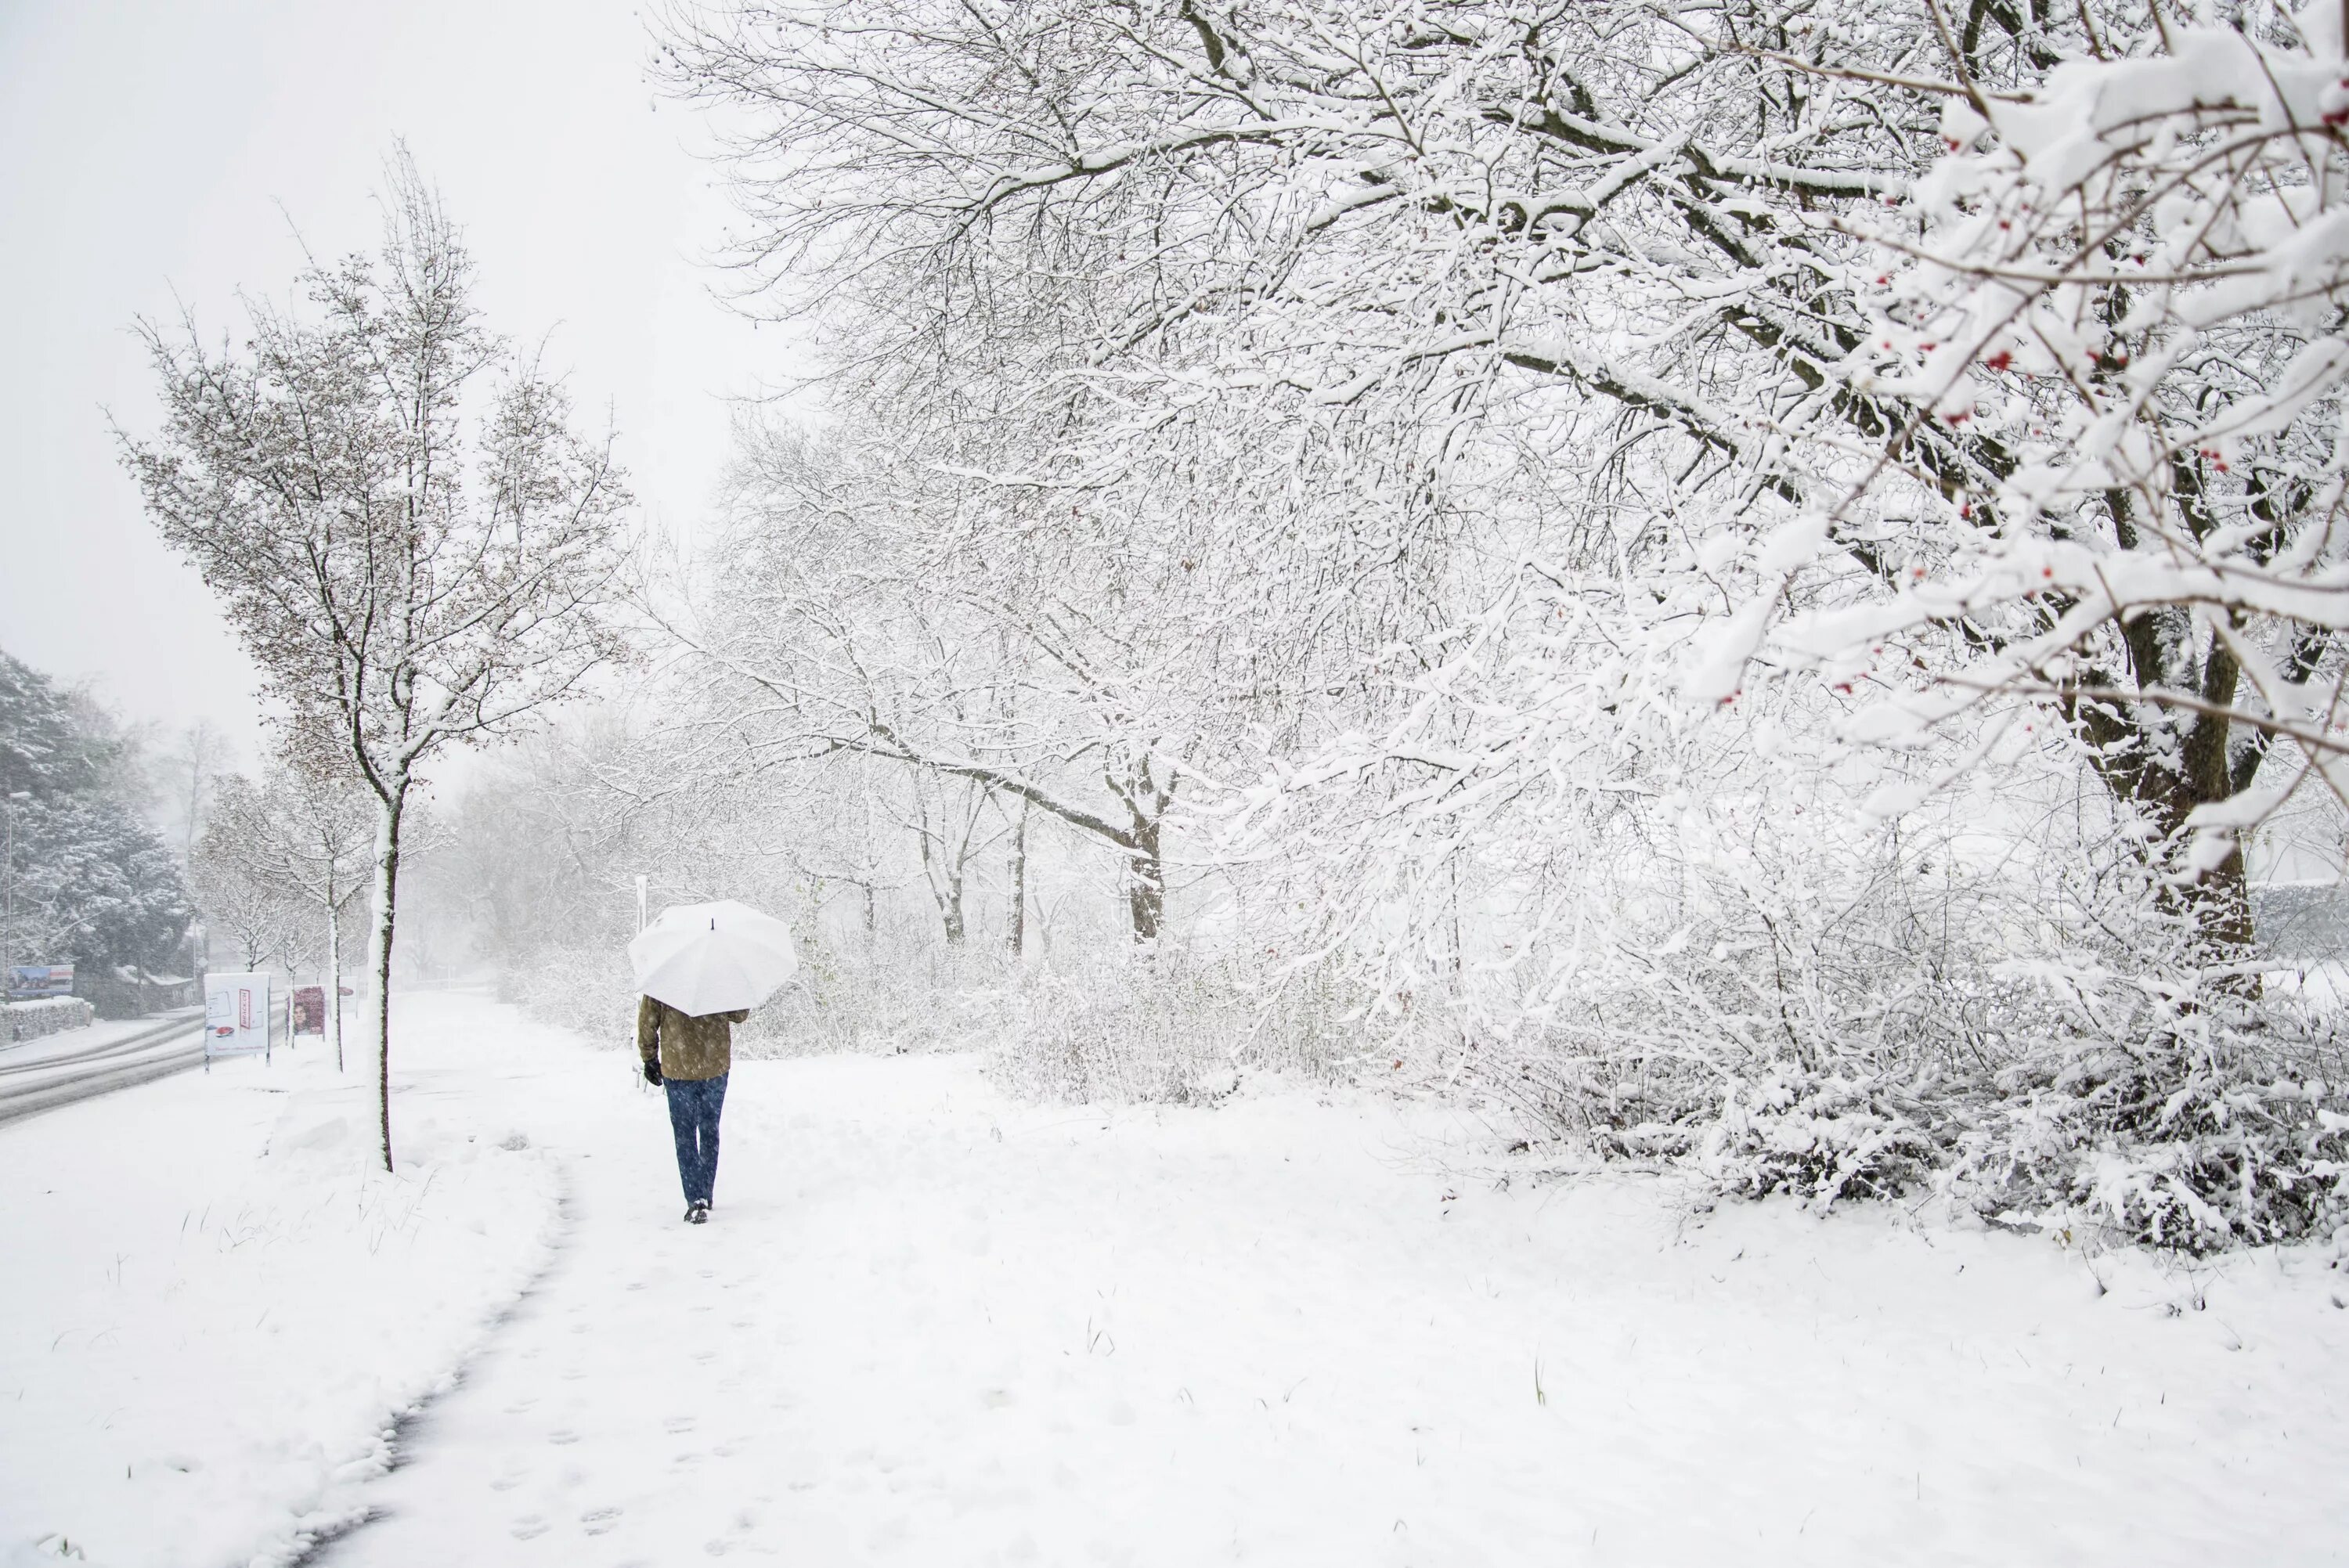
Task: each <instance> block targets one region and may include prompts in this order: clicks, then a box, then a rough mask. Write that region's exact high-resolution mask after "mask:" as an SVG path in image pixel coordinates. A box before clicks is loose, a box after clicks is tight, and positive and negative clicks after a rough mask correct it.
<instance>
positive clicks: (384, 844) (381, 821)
mask: <svg viewBox="0 0 2349 1568" xmlns="http://www.w3.org/2000/svg"><path fill="white" fill-rule="evenodd" d="M407 800H408V786H407V783H406V781H405V780H402V781H401V782H399V783H398V784H396V785H394V786H393V792H392V795H391V798H390V799H388V800H386V801H384V802H383V805H382V809H381V811H380V813H379V814H378V818H377V821H376V841H375V904H374V909H375V934H374V938H373V943H372V951H371V952H370V953H369V954H368V963H367V967H368V969H369V970H371V971H372V972H373V973H374V975H375V1003H374V1006H375V1047H376V1108H377V1112H378V1118H377V1119H378V1128H379V1130H380V1131H381V1134H382V1139H383V1168H384V1169H385V1170H386V1171H389V1170H390V1169H391V1168H392V1163H391V937H392V929H393V925H394V923H395V916H396V914H397V913H398V895H399V818H400V813H401V811H402V810H403V809H404V808H405V807H406V805H407Z"/></svg>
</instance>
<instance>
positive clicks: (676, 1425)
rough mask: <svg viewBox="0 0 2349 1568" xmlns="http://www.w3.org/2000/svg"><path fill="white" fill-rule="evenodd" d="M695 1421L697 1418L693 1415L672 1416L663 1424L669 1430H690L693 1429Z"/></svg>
mask: <svg viewBox="0 0 2349 1568" xmlns="http://www.w3.org/2000/svg"><path fill="white" fill-rule="evenodd" d="M694 1421H695V1418H694V1417H691V1416H671V1417H670V1418H668V1419H667V1420H666V1421H663V1422H662V1423H661V1426H662V1428H663V1429H666V1430H667V1431H672V1432H689V1431H691V1430H693V1428H694Z"/></svg>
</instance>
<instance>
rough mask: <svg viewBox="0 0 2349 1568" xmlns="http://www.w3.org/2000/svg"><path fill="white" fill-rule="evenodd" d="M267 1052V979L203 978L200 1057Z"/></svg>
mask: <svg viewBox="0 0 2349 1568" xmlns="http://www.w3.org/2000/svg"><path fill="white" fill-rule="evenodd" d="M268 1049H269V976H268V975H205V976H204V1055H205V1056H207V1057H233V1056H238V1055H242V1054H243V1053H244V1052H247V1051H263V1052H266V1051H267V1050H268Z"/></svg>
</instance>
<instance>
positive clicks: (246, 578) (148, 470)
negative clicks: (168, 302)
mask: <svg viewBox="0 0 2349 1568" xmlns="http://www.w3.org/2000/svg"><path fill="white" fill-rule="evenodd" d="M383 206H384V211H385V228H384V237H383V242H382V246H381V249H380V251H379V253H378V254H377V255H376V256H375V257H373V258H371V259H370V258H367V257H364V256H356V255H355V256H351V257H348V258H347V259H345V260H343V261H342V262H339V263H334V264H332V265H329V264H327V263H322V262H315V261H314V262H313V263H311V264H310V265H309V266H307V267H306V268H305V269H304V270H303V272H302V273H301V274H300V277H299V279H298V295H299V297H298V300H297V302H296V303H295V304H292V305H289V306H283V307H281V306H277V305H273V304H264V303H250V304H248V306H247V312H248V315H249V317H250V335H249V337H248V339H247V341H246V343H245V345H244V346H243V348H242V349H241V350H239V349H236V348H233V347H231V346H228V345H226V344H222V345H220V346H210V345H208V344H207V342H206V341H205V339H204V338H203V337H202V335H200V334H199V332H198V331H197V329H196V326H195V325H194V323H193V322H192V320H189V321H183V322H182V323H181V324H180V325H178V326H177V327H175V328H172V329H170V330H167V329H166V328H165V327H164V326H162V325H159V324H156V323H152V322H144V323H142V324H141V325H140V332H141V334H142V335H143V337H144V338H145V341H146V345H147V348H148V351H149V354H150V358H151V359H152V361H153V364H154V367H155V372H156V376H157V379H158V382H159V386H160V393H161V397H162V402H163V415H164V418H163V425H162V428H161V431H160V433H159V434H158V435H157V436H155V437H154V438H151V439H141V438H136V437H133V436H130V435H129V434H120V435H119V440H120V444H121V449H122V456H123V460H124V462H125V464H126V466H127V467H128V468H129V470H130V472H131V475H132V476H133V478H134V479H136V480H137V481H138V483H139V486H140V490H141V492H142V494H143V496H144V498H145V500H146V504H147V511H148V514H149V516H150V518H151V519H152V520H153V521H154V523H155V526H156V527H157V529H158V530H159V531H160V532H161V533H162V535H163V537H164V539H165V540H166V541H167V542H169V543H171V545H172V546H174V547H175V548H177V549H178V550H180V551H181V552H182V553H183V554H185V555H186V556H187V557H188V558H189V559H190V560H191V562H194V563H195V565H196V566H197V568H198V569H199V570H200V571H201V572H202V573H203V576H204V580H205V582H206V583H208V584H209V585H210V586H211V587H212V590H213V592H214V593H218V594H219V595H220V596H221V598H222V602H223V605H224V607H225V608H226V609H227V611H228V614H229V616H230V619H231V621H232V623H233V624H234V626H235V628H236V630H237V633H238V634H239V636H240V637H241V638H242V639H243V643H244V645H245V646H246V648H247V649H248V650H249V651H250V652H251V653H252V655H254V660H255V662H256V663H258V664H259V665H260V666H261V668H262V671H263V673H264V678H265V680H266V683H267V686H268V688H269V690H270V692H271V694H272V695H273V696H275V697H276V698H277V699H278V701H279V702H280V703H281V704H282V705H283V707H284V719H285V727H286V731H287V740H288V748H289V751H290V752H291V753H292V754H293V756H294V757H295V759H296V761H297V763H299V764H300V765H302V766H305V767H307V768H309V769H312V770H313V771H316V772H318V773H321V774H331V773H334V772H337V771H340V772H345V773H349V774H353V775H355V776H356V777H357V779H359V780H360V781H361V782H362V783H363V784H364V786H365V788H366V789H367V790H368V791H369V792H370V793H371V794H372V795H373V797H374V799H375V801H376V808H377V810H376V841H375V851H374V868H373V882H374V887H373V920H372V924H373V928H374V930H373V937H372V943H371V952H370V956H369V967H370V969H371V970H372V971H373V973H374V981H375V984H374V987H373V990H374V1004H373V1006H374V1009H375V1028H374V1033H375V1037H376V1049H377V1064H378V1097H379V1103H378V1109H379V1113H380V1117H379V1119H380V1129H381V1136H382V1145H383V1161H384V1165H385V1168H386V1169H387V1170H388V1169H390V1167H391V1163H392V1145H391V1099H390V1083H391V1025H390V996H389V991H390V983H391V964H392V941H393V935H394V932H395V930H396V925H397V919H396V912H397V907H398V886H399V865H400V850H401V843H402V840H401V829H402V825H403V822H404V821H405V820H406V816H407V813H408V810H409V805H410V803H411V801H412V800H413V799H414V798H415V794H416V791H417V789H418V788H419V783H420V782H421V779H422V777H423V774H422V769H423V768H424V767H425V765H426V764H427V763H429V761H430V759H431V758H434V757H435V756H437V755H439V754H440V753H443V752H446V751H448V750H450V748H457V747H462V746H468V745H476V744H480V743H481V742H484V741H487V740H491V739H493V738H497V737H500V736H502V735H506V734H509V733H511V732H512V731H513V730H515V729H516V728H518V727H523V726H524V725H526V724H527V723H529V722H530V721H531V720H532V719H533V717H534V716H536V715H538V714H540V713H542V712H543V710H544V709H546V708H547V707H550V706H551V705H553V704H556V703H559V702H561V701H562V700H564V698H566V697H568V696H571V695H573V694H574V693H575V692H576V691H577V690H578V689H579V687H580V685H581V683H582V682H583V681H584V680H585V677H586V676H587V675H588V673H589V672H590V671H591V670H593V669H595V667H596V666H597V665H601V664H604V663H605V662H606V661H609V660H612V659H615V658H618V657H621V656H624V655H625V653H626V644H625V642H624V640H623V638H622V635H621V633H620V629H619V627H618V624H617V623H616V620H615V618H614V616H613V614H611V613H610V611H611V607H612V605H613V604H614V603H615V597H614V589H615V583H616V578H617V576H618V574H619V572H620V568H621V565H622V561H623V554H622V551H621V523H622V519H623V516H624V514H625V512H626V508H627V506H628V504H629V500H630V498H629V496H628V493H627V491H626V489H625V487H624V485H623V483H622V480H621V478H620V474H619V472H618V470H617V469H616V467H615V466H614V463H613V461H612V457H611V444H610V439H609V438H608V437H606V438H604V439H602V440H600V441H598V440H591V439H587V438H583V437H581V436H580V435H578V434H576V433H575V432H574V429H573V428H572V424H571V415H570V407H569V401H568V398H567V397H566V396H565V394H564V390H563V387H562V386H561V384H560V383H559V382H558V381H556V380H554V379H552V378H550V377H548V376H547V375H545V374H544V373H543V372H542V370H541V369H540V367H539V366H538V365H537V364H536V363H535V362H533V361H531V360H528V359H524V358H521V357H518V356H516V355H515V354H514V353H513V352H512V349H511V348H510V346H508V344H507V342H506V340H505V339H503V338H502V337H500V336H498V335H495V334H493V333H492V331H491V330H490V329H489V327H488V326H487V325H486V324H485V323H484V322H483V321H482V319H481V313H480V311H479V310H478V309H477V308H476V307H475V306H474V304H473V302H472V289H473V283H474V266H473V262H472V258H471V254H470V253H468V251H467V250H466V248H465V244H464V242H463V238H462V235H461V233H460V230H459V229H458V227H457V225H456V224H455V223H454V222H452V221H451V220H450V217H449V215H448V213H447V211H445V210H444V209H443V207H442V206H441V203H440V199H439V197H438V196H437V195H436V194H435V193H434V191H432V190H431V188H430V187H429V186H428V185H427V184H426V183H425V181H424V180H423V179H422V177H421V176H420V175H419V173H418V171H417V170H416V167H415V165H414V163H413V162H412V160H409V157H408V156H407V154H406V152H405V151H404V150H403V151H401V152H400V153H398V155H397V157H396V158H395V159H394V160H393V163H392V166H391V170H390V180H389V184H388V191H386V193H385V197H384V201H383Z"/></svg>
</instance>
